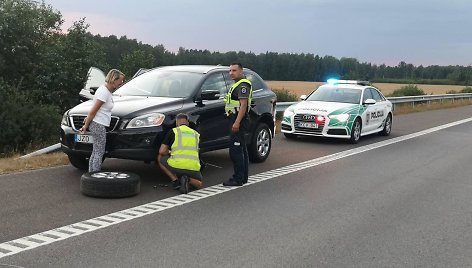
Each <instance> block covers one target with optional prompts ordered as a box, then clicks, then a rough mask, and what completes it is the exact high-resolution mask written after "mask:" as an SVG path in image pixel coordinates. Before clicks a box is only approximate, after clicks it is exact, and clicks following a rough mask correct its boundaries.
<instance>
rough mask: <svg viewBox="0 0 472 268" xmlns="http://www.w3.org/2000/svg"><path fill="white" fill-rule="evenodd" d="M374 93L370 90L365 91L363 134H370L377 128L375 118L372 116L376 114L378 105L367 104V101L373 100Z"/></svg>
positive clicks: (363, 100) (363, 97)
mask: <svg viewBox="0 0 472 268" xmlns="http://www.w3.org/2000/svg"><path fill="white" fill-rule="evenodd" d="M373 98H374V97H373V96H372V92H371V91H370V88H366V89H365V90H364V95H363V96H362V105H363V106H364V108H365V111H364V113H363V114H362V123H363V124H362V133H366V132H370V131H372V130H373V129H375V128H376V123H375V121H376V120H375V116H374V117H373V116H372V115H373V114H374V115H375V114H376V113H377V112H376V109H377V107H376V104H367V103H366V101H367V100H373Z"/></svg>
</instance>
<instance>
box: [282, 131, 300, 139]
mask: <svg viewBox="0 0 472 268" xmlns="http://www.w3.org/2000/svg"><path fill="white" fill-rule="evenodd" d="M284 136H285V138H287V139H296V138H297V134H292V133H285V132H284Z"/></svg>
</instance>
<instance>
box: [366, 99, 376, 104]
mask: <svg viewBox="0 0 472 268" xmlns="http://www.w3.org/2000/svg"><path fill="white" fill-rule="evenodd" d="M375 103H376V101H375V100H374V99H367V100H365V101H364V104H366V105H372V104H375Z"/></svg>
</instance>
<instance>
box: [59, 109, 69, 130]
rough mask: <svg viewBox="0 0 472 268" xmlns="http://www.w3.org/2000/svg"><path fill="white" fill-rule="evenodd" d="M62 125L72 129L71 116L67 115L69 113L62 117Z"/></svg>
mask: <svg viewBox="0 0 472 268" xmlns="http://www.w3.org/2000/svg"><path fill="white" fill-rule="evenodd" d="M61 125H63V126H68V127H70V123H69V116H68V115H67V112H65V113H64V114H63V115H62V120H61Z"/></svg>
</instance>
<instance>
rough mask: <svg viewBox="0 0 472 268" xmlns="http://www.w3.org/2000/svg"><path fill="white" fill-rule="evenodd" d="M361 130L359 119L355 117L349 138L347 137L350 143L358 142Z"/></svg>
mask: <svg viewBox="0 0 472 268" xmlns="http://www.w3.org/2000/svg"><path fill="white" fill-rule="evenodd" d="M361 131H362V123H361V120H360V119H359V118H356V120H355V121H354V123H353V124H352V129H351V138H350V139H349V143H352V144H356V143H358V142H359V140H360V138H361Z"/></svg>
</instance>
